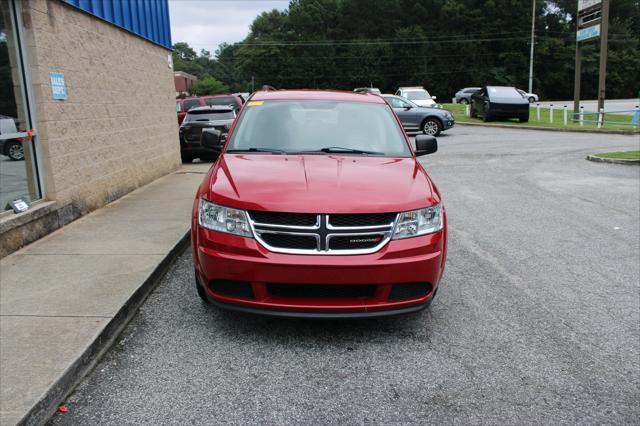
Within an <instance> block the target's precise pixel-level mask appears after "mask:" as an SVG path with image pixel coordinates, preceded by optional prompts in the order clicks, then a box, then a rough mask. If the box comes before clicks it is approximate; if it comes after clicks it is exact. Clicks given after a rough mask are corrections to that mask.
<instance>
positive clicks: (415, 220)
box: [191, 91, 447, 318]
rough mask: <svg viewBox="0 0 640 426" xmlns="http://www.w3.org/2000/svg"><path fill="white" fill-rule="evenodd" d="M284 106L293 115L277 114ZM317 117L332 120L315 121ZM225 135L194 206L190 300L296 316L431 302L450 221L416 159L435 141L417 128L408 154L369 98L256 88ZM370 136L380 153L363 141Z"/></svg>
mask: <svg viewBox="0 0 640 426" xmlns="http://www.w3.org/2000/svg"><path fill="white" fill-rule="evenodd" d="M306 101H310V102H307V103H305V102H306ZM285 102H289V103H288V104H287V103H285ZM372 104H374V105H373V106H372ZM287 105H292V106H291V108H292V109H293V111H294V112H295V114H297V115H294V114H289V115H286V114H280V113H279V112H278V111H281V110H279V109H278V108H286V107H287ZM299 105H308V106H299ZM305 108H306V109H305ZM260 109H262V110H266V112H264V113H263V112H259V110H260ZM307 110H310V111H313V114H315V115H313V114H312V113H307V112H306V111H307ZM334 110H335V112H334ZM249 111H250V112H249ZM345 111H346V112H345ZM305 114H306V115H305ZM358 114H360V115H359V116H358ZM326 116H328V117H331V118H330V119H329V120H333V121H328V122H329V125H326V126H324V127H323V123H324V122H323V121H322V120H325V118H324V117H326ZM283 117H284V118H283ZM303 117H304V118H303ZM331 123H333V124H331ZM379 123H380V124H379ZM331 125H332V126H334V127H335V129H330V130H326V128H329V127H331ZM295 126H298V127H295ZM305 126H307V127H305ZM290 128H294V129H295V132H294V131H293V130H289V129H290ZM247 129H249V130H247ZM273 129H275V130H273ZM371 129H374V132H371V131H370V130H371ZM278 130H282V132H280V133H278ZM323 132H324V133H323ZM234 133H236V134H237V138H238V140H239V141H241V142H238V141H235V140H234ZM254 134H255V136H251V135H254ZM292 134H293V135H294V136H291V135H292ZM247 135H249V136H247ZM318 135H319V136H320V137H318ZM379 135H384V136H379ZM363 137H364V142H360V141H361V140H362V138H363ZM242 138H245V139H242ZM247 138H249V139H247ZM318 140H319V142H318ZM242 141H243V142H242ZM352 141H355V142H352ZM226 143H227V144H228V146H227V147H225V148H222V152H221V154H220V156H219V158H218V160H217V161H216V163H215V164H214V165H213V167H211V169H210V170H209V172H208V174H207V176H206V177H205V178H204V180H203V182H202V184H201V185H200V187H199V189H198V191H197V194H196V198H195V202H194V205H193V210H192V227H191V241H192V251H193V261H194V266H195V274H196V281H197V282H196V284H197V289H198V293H199V295H200V297H202V298H203V299H205V300H208V301H210V302H213V303H214V304H217V305H219V306H222V307H225V308H229V309H234V310H240V311H245V312H252V313H262V314H271V315H281V316H294V317H325V318H326V317H357V316H361V317H366V316H378V315H388V314H399V313H408V312H413V311H418V310H420V309H422V308H424V307H426V306H428V304H429V302H430V301H431V300H432V299H433V297H434V296H435V294H436V291H437V289H438V284H439V281H440V279H441V277H442V274H443V272H444V266H445V259H446V250H447V232H446V229H447V225H446V214H445V210H444V207H443V205H442V199H441V196H440V193H439V192H438V190H437V188H436V186H435V185H434V184H433V182H432V181H431V179H430V177H429V176H428V174H427V173H426V171H425V170H424V168H423V166H422V164H420V162H418V161H417V158H416V157H417V155H424V154H428V153H431V152H434V151H435V149H437V147H436V141H435V138H433V137H430V136H423V135H421V136H418V137H417V140H416V145H419V146H418V150H416V151H414V150H413V149H412V147H411V141H410V140H409V138H408V136H407V135H406V133H404V131H403V130H402V126H401V124H400V122H399V120H398V118H397V116H396V115H395V114H394V112H393V110H392V109H391V108H390V107H389V106H388V105H387V104H386V103H385V101H384V100H383V99H382V98H381V97H379V96H375V95H368V94H357V93H348V92H329V91H262V92H256V93H255V94H254V95H253V96H252V97H251V98H250V99H249V100H248V101H247V103H246V104H245V106H244V108H243V109H242V110H241V113H240V115H239V116H238V117H237V118H236V121H235V123H234V125H233V126H232V128H231V130H230V133H229V135H228V137H227V138H226ZM241 143H245V145H246V146H245V145H239V144H241ZM350 143H351V144H352V145H349V144H350ZM313 144H316V145H317V146H315V145H313ZM325 144H326V145H325ZM358 144H360V145H358ZM375 144H378V145H375ZM311 145H313V146H311ZM334 145H335V147H333V146H334ZM377 146H378V147H379V146H381V147H382V148H378V149H377V151H383V152H373V151H376V147H377ZM250 147H255V148H253V150H251V149H249V148H250ZM325 147H327V148H325ZM332 147H333V148H334V149H332ZM341 147H346V148H341ZM241 148H246V149H244V150H243V149H241ZM269 148H273V151H270V150H269ZM320 148H322V149H324V151H323V150H322V149H320ZM349 148H356V150H352V151H351V152H350V151H349ZM226 149H228V151H227V150H226ZM309 149H315V151H309ZM358 149H359V150H365V151H358ZM385 149H386V150H385ZM366 150H369V151H372V152H368V151H366ZM425 223H426V224H427V225H425ZM429 224H435V225H431V227H429Z"/></svg>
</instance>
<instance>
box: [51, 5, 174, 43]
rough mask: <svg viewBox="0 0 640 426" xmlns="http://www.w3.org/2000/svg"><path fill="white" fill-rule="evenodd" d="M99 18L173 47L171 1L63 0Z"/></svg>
mask: <svg viewBox="0 0 640 426" xmlns="http://www.w3.org/2000/svg"><path fill="white" fill-rule="evenodd" d="M63 1H65V2H66V3H68V4H70V5H72V6H75V7H77V8H79V9H82V10H84V11H85V12H87V13H90V14H92V15H94V16H97V17H98V18H101V19H104V20H105V21H108V22H111V23H112V24H114V25H117V26H119V27H121V28H124V29H125V30H128V31H131V32H132V33H134V34H137V35H139V36H140V37H144V38H146V39H147V40H150V41H152V42H154V43H157V44H159V45H161V46H164V47H166V48H168V49H171V29H170V26H169V3H168V0H63Z"/></svg>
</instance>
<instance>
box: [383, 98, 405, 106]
mask: <svg viewBox="0 0 640 426" xmlns="http://www.w3.org/2000/svg"><path fill="white" fill-rule="evenodd" d="M387 102H389V105H391V108H402V105H401V104H402V101H401V100H400V99H398V98H387Z"/></svg>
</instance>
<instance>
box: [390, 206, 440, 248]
mask: <svg viewBox="0 0 640 426" xmlns="http://www.w3.org/2000/svg"><path fill="white" fill-rule="evenodd" d="M441 229H442V206H441V205H440V204H436V205H435V206H431V207H427V208H425V209H420V210H412V211H410V212H403V213H400V217H399V218H398V222H397V224H396V227H395V229H394V230H393V239H394V240H399V239H401V238H409V237H417V236H418V235H425V234H432V233H434V232H437V231H439V230H441Z"/></svg>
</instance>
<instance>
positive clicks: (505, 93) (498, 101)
mask: <svg viewBox="0 0 640 426" xmlns="http://www.w3.org/2000/svg"><path fill="white" fill-rule="evenodd" d="M470 113H471V117H482V119H483V120H484V121H489V120H492V119H494V118H518V119H519V120H520V122H521V123H526V122H527V121H529V101H528V100H527V99H524V98H523V97H522V95H521V94H520V93H518V90H516V88H515V87H508V86H485V87H483V88H482V89H480V90H479V91H478V92H476V93H474V94H473V95H471V111H470Z"/></svg>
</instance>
